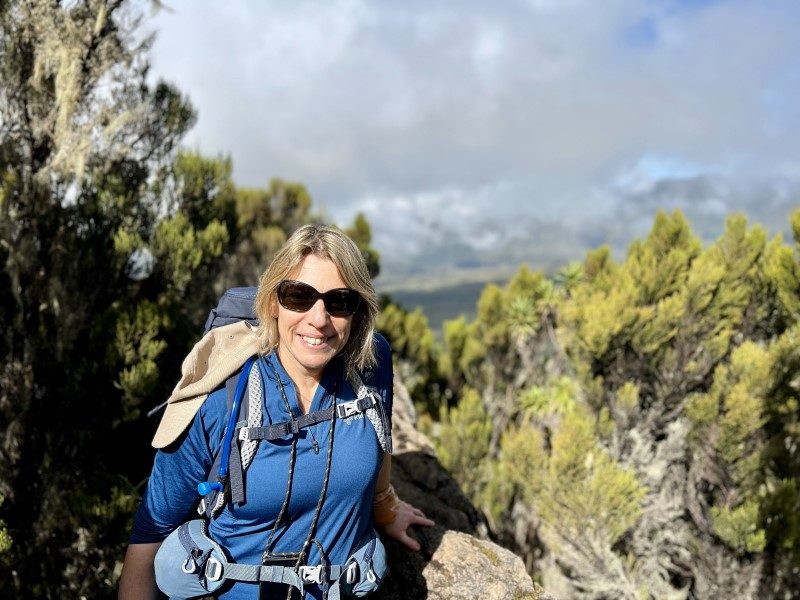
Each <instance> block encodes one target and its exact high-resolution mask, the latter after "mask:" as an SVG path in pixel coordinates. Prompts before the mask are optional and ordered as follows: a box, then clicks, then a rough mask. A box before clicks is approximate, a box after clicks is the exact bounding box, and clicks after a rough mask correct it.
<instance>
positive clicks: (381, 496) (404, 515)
mask: <svg viewBox="0 0 800 600" xmlns="http://www.w3.org/2000/svg"><path fill="white" fill-rule="evenodd" d="M391 477H392V455H391V454H384V455H383V463H382V464H381V470H380V471H379V472H378V483H377V484H376V485H375V498H374V500H373V503H372V508H373V511H374V515H375V524H376V525H378V526H379V527H380V528H381V529H383V532H384V533H385V534H386V535H388V536H389V537H391V538H394V539H396V540H397V541H398V542H400V543H402V544H403V545H405V546H406V547H407V548H409V549H410V550H414V551H419V549H420V546H419V542H418V541H417V540H415V539H414V538H412V537H411V536H410V535H408V528H409V527H410V526H412V525H423V526H425V527H431V526H433V524H434V523H433V521H431V520H430V519H428V518H427V517H426V516H425V513H423V512H422V511H421V510H420V509H418V508H415V507H414V506H411V505H410V504H409V503H408V502H403V501H402V500H400V498H398V497H397V494H396V493H395V491H394V488H393V487H392V484H391Z"/></svg>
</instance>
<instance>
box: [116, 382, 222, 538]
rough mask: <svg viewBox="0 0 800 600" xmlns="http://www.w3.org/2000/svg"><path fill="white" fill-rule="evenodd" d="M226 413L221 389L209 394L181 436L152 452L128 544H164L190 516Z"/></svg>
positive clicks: (216, 445) (220, 434) (214, 451)
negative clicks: (146, 482)
mask: <svg viewBox="0 0 800 600" xmlns="http://www.w3.org/2000/svg"><path fill="white" fill-rule="evenodd" d="M226 412H227V392H226V390H225V388H224V387H222V388H221V389H219V390H217V391H215V392H212V393H211V394H209V396H208V398H207V399H206V401H205V402H204V403H203V405H202V406H201V407H200V410H198V411H197V414H196V415H195V417H194V420H193V421H192V424H191V425H190V426H189V429H188V431H187V432H185V433H184V434H183V436H182V437H181V438H179V439H178V440H177V441H176V442H175V443H174V444H172V445H171V446H169V447H167V448H165V449H163V450H158V451H157V452H156V457H155V462H154V464H153V471H152V473H151V475H150V480H149V481H148V484H147V490H146V492H145V494H144V497H143V498H142V502H141V504H140V505H139V509H138V510H137V511H136V516H135V517H134V521H133V531H132V532H131V537H130V540H129V542H130V543H131V544H146V543H152V542H160V541H162V540H164V539H165V538H166V537H167V536H168V535H169V534H170V533H172V530H173V529H175V528H176V527H178V526H179V525H180V524H181V523H184V522H185V521H187V520H189V519H190V518H191V517H192V516H196V515H193V514H192V513H193V508H194V506H195V504H196V502H197V484H198V483H200V482H201V481H206V479H207V476H208V472H209V470H210V469H211V466H212V462H213V458H214V456H215V454H216V452H217V451H218V450H219V447H220V445H221V437H222V430H223V427H224V421H225V414H226Z"/></svg>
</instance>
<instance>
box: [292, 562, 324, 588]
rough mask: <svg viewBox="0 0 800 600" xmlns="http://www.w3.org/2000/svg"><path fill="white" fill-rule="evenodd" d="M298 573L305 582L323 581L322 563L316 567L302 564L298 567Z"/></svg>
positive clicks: (319, 582) (318, 582)
mask: <svg viewBox="0 0 800 600" xmlns="http://www.w3.org/2000/svg"><path fill="white" fill-rule="evenodd" d="M297 574H298V575H300V579H302V580H303V582H304V583H317V584H321V583H322V565H317V566H315V567H309V566H307V565H306V566H302V567H299V568H298V569H297Z"/></svg>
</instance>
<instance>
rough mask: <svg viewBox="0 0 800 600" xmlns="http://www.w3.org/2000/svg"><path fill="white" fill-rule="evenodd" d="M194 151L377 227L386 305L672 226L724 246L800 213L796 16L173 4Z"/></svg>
mask: <svg viewBox="0 0 800 600" xmlns="http://www.w3.org/2000/svg"><path fill="white" fill-rule="evenodd" d="M165 3H166V5H167V7H168V9H167V10H161V11H158V12H157V13H155V14H154V15H153V17H152V18H151V19H150V20H149V21H148V23H147V26H148V27H149V28H150V29H152V30H154V31H155V32H156V40H155V43H154V45H153V48H152V51H151V62H152V69H151V78H153V79H156V78H161V79H165V80H167V81H170V82H172V83H174V84H175V85H177V86H178V88H179V89H180V90H181V91H182V92H184V93H185V94H187V95H188V96H189V98H190V100H191V102H192V104H193V105H194V107H195V109H196V110H197V112H198V121H197V124H196V125H195V127H194V128H193V130H192V131H191V132H190V133H189V135H188V136H187V138H186V140H185V145H186V146H187V147H189V148H193V149H196V150H199V151H201V152H202V153H203V154H206V155H212V156H217V155H224V156H230V157H231V158H232V162H233V169H234V179H235V181H236V183H237V184H238V185H240V186H252V187H266V185H267V184H268V182H269V180H270V179H272V178H274V177H279V178H282V179H285V180H290V181H299V182H301V183H303V184H304V185H305V186H306V187H307V189H308V190H309V192H310V194H311V196H312V198H313V200H314V206H315V207H316V209H317V210H318V211H321V212H322V214H323V216H324V218H325V219H327V220H329V221H331V222H334V223H337V224H339V225H342V226H346V225H348V224H350V223H352V220H353V218H354V216H355V215H356V214H357V213H359V212H362V213H363V214H364V215H365V216H366V217H367V219H368V221H369V222H370V224H371V226H372V231H373V245H374V246H375V247H376V248H377V249H378V250H379V251H380V253H381V265H382V274H381V276H380V278H379V279H378V282H377V283H378V285H379V287H380V286H381V284H382V283H383V284H384V285H385V286H390V285H392V284H402V282H404V281H406V282H407V281H409V280H410V278H412V277H413V278H417V279H420V280H421V279H428V280H436V281H446V280H451V279H453V278H456V277H464V278H471V277H473V276H476V277H482V276H486V273H490V272H499V271H502V270H503V269H505V270H507V271H508V270H514V269H516V267H517V266H518V265H519V264H520V263H523V262H524V263H527V264H529V265H530V266H532V267H534V268H543V269H554V268H557V267H558V266H561V265H564V264H566V263H567V262H569V261H571V260H580V259H581V258H582V257H583V256H584V255H585V252H586V251H587V250H589V249H592V248H596V247H598V246H599V245H601V244H605V243H607V244H610V245H611V247H612V249H614V252H615V254H616V255H617V256H618V257H619V258H622V257H623V256H624V251H625V248H627V247H628V245H629V244H630V242H631V241H632V240H633V239H635V238H637V237H643V236H645V235H646V234H647V232H648V230H649V229H650V227H651V226H652V223H653V219H654V217H655V215H656V212H657V211H658V210H659V209H661V210H666V211H672V210H674V209H680V210H682V211H683V212H684V214H685V215H686V216H687V217H688V218H689V220H690V221H691V223H692V226H693V228H694V230H695V232H696V233H697V234H698V235H700V236H701V237H702V239H703V240H705V241H706V242H710V241H712V240H713V239H714V238H716V237H717V236H719V235H720V234H721V232H722V231H723V229H724V223H725V219H726V216H727V215H729V214H730V213H732V212H743V213H744V214H745V215H747V217H748V219H749V220H750V221H751V222H753V223H760V224H762V225H763V226H764V227H766V228H767V229H768V231H770V233H773V234H774V233H777V232H783V235H784V237H785V238H786V239H789V237H790V230H789V227H788V218H789V214H790V213H791V211H792V210H793V209H794V208H797V207H800V2H797V1H796V0H770V1H763V2H762V1H756V0H746V1H739V0H602V1H598V0H520V1H503V0H497V1H493V2H486V1H485V0H463V1H455V0H453V1H444V0H443V1H439V2H430V1H429V0H425V1H419V0H406V1H404V2H389V1H379V0H374V1H371V2H368V1H362V0H326V1H325V2H319V1H316V0H313V1H310V0H285V1H283V0H270V1H269V2H263V1H256V0H251V1H250V2H246V1H240V0H226V1H225V2H219V1H213V2H212V1H210V0H197V1H192V2H189V1H188V0H183V1H179V0H166V2H165Z"/></svg>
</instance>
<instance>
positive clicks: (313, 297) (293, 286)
mask: <svg viewBox="0 0 800 600" xmlns="http://www.w3.org/2000/svg"><path fill="white" fill-rule="evenodd" d="M278 300H279V301H280V303H281V304H282V305H283V306H284V308H288V309H289V310H295V311H306V310H308V309H309V308H311V307H312V306H313V305H314V302H316V301H317V291H316V290H315V289H314V288H312V287H311V286H310V285H306V284H305V283H300V282H297V281H284V282H283V283H281V286H280V288H279V289H278Z"/></svg>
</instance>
